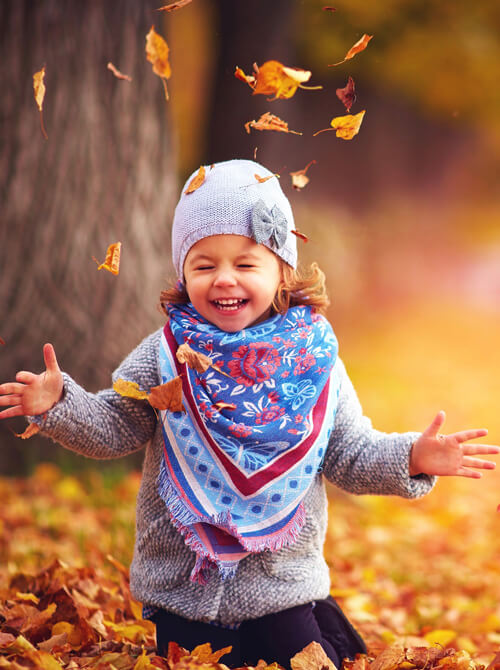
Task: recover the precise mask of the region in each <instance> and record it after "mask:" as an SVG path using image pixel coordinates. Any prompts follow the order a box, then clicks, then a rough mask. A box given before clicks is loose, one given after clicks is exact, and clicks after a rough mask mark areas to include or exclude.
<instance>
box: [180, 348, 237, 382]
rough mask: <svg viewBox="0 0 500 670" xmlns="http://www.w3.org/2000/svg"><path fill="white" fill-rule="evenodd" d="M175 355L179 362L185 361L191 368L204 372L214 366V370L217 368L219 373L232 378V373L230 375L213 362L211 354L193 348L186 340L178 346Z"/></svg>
mask: <svg viewBox="0 0 500 670" xmlns="http://www.w3.org/2000/svg"><path fill="white" fill-rule="evenodd" d="M175 355H176V357H177V360H178V361H179V363H185V364H186V365H187V366H188V368H191V370H195V371H196V372H199V373H203V372H206V371H207V370H208V368H213V369H214V370H217V372H218V373H219V374H221V375H224V376H225V377H229V379H232V377H231V375H228V374H227V372H223V371H222V370H221V369H220V367H219V366H218V365H215V364H214V363H213V362H212V359H211V358H210V357H209V356H207V355H206V354H202V353H200V352H198V351H195V350H194V349H191V347H190V346H189V344H187V343H186V342H185V343H184V344H181V345H180V346H179V347H178V348H177V351H176V353H175Z"/></svg>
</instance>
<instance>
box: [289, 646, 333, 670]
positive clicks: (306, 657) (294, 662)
mask: <svg viewBox="0 0 500 670" xmlns="http://www.w3.org/2000/svg"><path fill="white" fill-rule="evenodd" d="M290 665H291V666H292V670H318V668H320V669H321V670H336V668H335V665H334V663H333V661H331V660H330V659H329V658H328V656H327V655H326V653H325V650H324V649H323V647H322V646H321V645H320V644H319V642H310V643H309V644H308V645H307V647H304V649H302V651H299V652H298V653H297V654H295V656H293V657H292V658H291V659H290Z"/></svg>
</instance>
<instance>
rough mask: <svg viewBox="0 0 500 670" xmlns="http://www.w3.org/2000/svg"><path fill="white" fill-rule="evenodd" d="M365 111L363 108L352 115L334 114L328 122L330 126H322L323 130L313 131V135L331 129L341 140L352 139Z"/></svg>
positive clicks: (357, 130)
mask: <svg viewBox="0 0 500 670" xmlns="http://www.w3.org/2000/svg"><path fill="white" fill-rule="evenodd" d="M365 111H366V110H363V111H362V112H359V114H354V115H352V114H347V115H346V116H336V117H335V118H334V119H332V121H331V123H330V125H331V126H332V128H323V130H318V132H317V133H314V135H313V137H316V135H319V134H320V133H325V132H327V131H329V130H332V129H333V130H335V131H337V132H336V135H337V137H340V138H342V139H343V140H352V138H353V137H354V136H355V135H357V134H358V132H359V129H360V127H361V123H362V121H363V117H364V115H365Z"/></svg>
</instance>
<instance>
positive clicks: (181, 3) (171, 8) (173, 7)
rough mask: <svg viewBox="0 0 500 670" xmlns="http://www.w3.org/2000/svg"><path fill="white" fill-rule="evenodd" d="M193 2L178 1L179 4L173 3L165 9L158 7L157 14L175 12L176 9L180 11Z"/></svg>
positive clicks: (189, 0)
mask: <svg viewBox="0 0 500 670" xmlns="http://www.w3.org/2000/svg"><path fill="white" fill-rule="evenodd" d="M192 1H193V0H178V1H177V2H171V3H170V4H169V5H164V6H163V7H158V9H157V10H156V11H157V12H174V11H175V10H176V9H180V8H181V7H184V6H185V5H189V3H190V2H192Z"/></svg>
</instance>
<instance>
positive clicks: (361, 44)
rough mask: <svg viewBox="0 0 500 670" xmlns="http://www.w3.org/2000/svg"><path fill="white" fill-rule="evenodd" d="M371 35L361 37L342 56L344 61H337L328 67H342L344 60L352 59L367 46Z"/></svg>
mask: <svg viewBox="0 0 500 670" xmlns="http://www.w3.org/2000/svg"><path fill="white" fill-rule="evenodd" d="M372 37H373V35H367V34H366V33H365V34H364V35H363V37H361V38H360V39H359V40H358V41H357V42H356V44H353V46H352V47H351V48H350V49H349V51H348V52H347V53H346V55H345V56H344V60H341V61H339V62H338V63H332V64H331V65H329V66H328V67H335V66H336V65H342V63H345V62H346V60H349V59H351V58H354V56H355V55H356V54H359V52H360V51H364V50H365V49H366V47H367V46H368V42H369V41H370V40H371V39H372Z"/></svg>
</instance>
